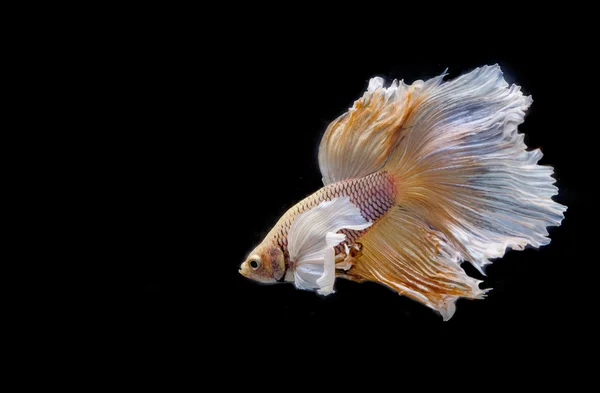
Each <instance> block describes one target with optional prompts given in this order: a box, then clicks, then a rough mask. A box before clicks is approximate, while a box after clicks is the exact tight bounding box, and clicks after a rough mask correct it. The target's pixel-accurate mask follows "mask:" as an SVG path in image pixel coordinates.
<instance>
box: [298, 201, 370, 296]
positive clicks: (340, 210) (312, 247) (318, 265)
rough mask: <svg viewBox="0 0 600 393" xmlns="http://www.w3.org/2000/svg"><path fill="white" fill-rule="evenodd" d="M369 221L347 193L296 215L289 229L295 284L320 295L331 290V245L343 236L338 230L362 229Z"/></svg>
mask: <svg viewBox="0 0 600 393" xmlns="http://www.w3.org/2000/svg"><path fill="white" fill-rule="evenodd" d="M371 224H372V222H368V221H366V220H365V219H364V217H363V216H362V215H361V214H360V210H359V209H358V208H357V207H356V206H355V205H354V204H352V202H350V199H349V198H348V197H341V198H335V199H333V200H331V201H326V202H322V203H321V204H319V205H318V206H317V207H315V208H313V209H311V210H309V211H306V212H304V213H302V214H301V215H299V216H298V217H297V218H296V219H295V220H294V223H293V224H292V227H291V228H290V231H289V233H288V250H289V253H290V259H291V260H292V262H294V263H295V264H296V271H295V273H294V277H295V284H296V287H297V288H298V289H306V290H317V291H318V293H319V294H321V295H328V294H330V293H333V284H334V282H335V251H334V247H335V246H337V245H338V244H340V243H341V242H343V241H344V240H345V239H346V236H345V235H343V234H339V233H337V232H338V231H339V230H340V229H352V230H362V229H365V228H368V227H369V226H371Z"/></svg>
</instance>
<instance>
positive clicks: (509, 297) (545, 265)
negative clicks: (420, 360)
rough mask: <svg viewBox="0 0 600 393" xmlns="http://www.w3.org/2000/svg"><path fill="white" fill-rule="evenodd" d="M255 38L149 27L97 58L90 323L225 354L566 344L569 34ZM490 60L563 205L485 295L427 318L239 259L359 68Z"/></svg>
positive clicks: (578, 191) (511, 255) (579, 319)
mask: <svg viewBox="0 0 600 393" xmlns="http://www.w3.org/2000/svg"><path fill="white" fill-rule="evenodd" d="M266 37H272V32H271V33H270V35H269V34H267V35H265V36H262V35H258V36H256V35H251V36H248V37H243V36H241V37H240V36H237V37H236V38H235V39H234V40H232V41H231V42H227V43H223V44H219V48H218V50H214V48H212V47H210V46H211V44H210V43H208V41H210V40H209V39H208V38H206V37H205V38H206V40H205V42H203V43H202V44H200V45H199V47H200V48H199V49H191V48H190V46H189V45H190V42H189V40H183V41H178V40H166V41H163V40H161V38H160V37H159V36H157V37H156V39H155V40H152V39H150V40H144V41H143V42H142V41H135V42H132V43H131V44H128V43H125V44H123V45H122V49H119V50H118V51H117V52H116V55H115V56H114V57H111V58H110V59H109V60H105V61H106V64H105V68H106V70H107V73H106V74H105V77H106V82H107V83H108V85H109V86H110V87H109V89H113V87H114V88H115V89H116V91H112V93H111V94H112V95H111V97H112V98H111V101H110V102H107V103H106V111H107V112H106V115H107V116H106V119H108V120H106V119H105V120H103V121H106V124H107V126H109V127H110V129H111V131H110V135H109V136H106V137H103V138H106V142H107V143H108V145H110V149H109V150H108V152H107V154H106V157H105V160H104V161H103V162H104V164H105V165H106V168H108V169H110V172H109V173H110V175H107V179H105V180H106V182H107V184H110V187H109V188H108V190H107V191H103V192H104V193H105V199H106V201H107V202H108V203H107V204H106V206H110V208H107V211H106V213H107V216H108V217H111V219H113V218H114V220H115V221H114V223H113V229H112V230H111V232H110V233H107V234H106V235H105V240H106V244H107V249H108V250H110V251H109V252H107V253H106V255H104V262H103V264H104V265H103V266H102V267H99V269H101V270H103V271H106V270H107V268H106V266H109V269H108V272H109V278H108V279H107V280H106V281H105V282H104V283H103V285H102V286H101V288H100V290H99V291H98V293H97V297H98V300H99V301H98V302H97V303H95V304H96V305H95V306H94V308H93V309H92V310H91V311H92V313H93V314H94V313H95V314H96V316H95V317H94V323H97V324H98V326H101V327H102V330H103V331H104V332H109V333H110V334H111V337H114V336H116V337H118V338H119V339H120V340H123V342H126V343H127V345H126V347H128V346H129V345H134V346H135V348H136V351H142V353H147V354H148V355H152V354H155V353H157V351H162V350H165V349H166V350H167V351H168V352H170V353H173V352H172V351H175V353H177V355H174V356H176V357H179V356H183V357H192V358H193V357H194V356H196V355H197V356H206V354H207V353H210V354H211V356H210V359H211V362H217V363H219V362H222V363H223V364H225V365H231V367H232V368H235V367H237V365H240V363H243V362H244V361H243V360H242V359H245V358H246V357H248V358H253V357H255V356H258V355H259V354H265V353H272V352H271V351H274V352H273V353H278V354H281V353H287V354H292V355H294V354H299V353H305V354H308V355H310V356H311V357H315V358H319V357H320V356H325V357H327V356H329V355H322V353H321V348H323V346H325V347H326V348H329V349H328V351H330V352H328V353H330V354H331V356H337V361H338V362H342V361H343V358H340V357H341V356H342V355H340V352H341V351H347V352H348V353H349V354H357V353H361V354H365V353H368V352H369V351H370V350H371V349H379V350H381V351H382V352H384V353H388V354H392V356H396V354H398V355H397V356H400V355H399V354H406V353H410V354H412V353H416V352H421V353H423V352H425V353H428V354H429V355H428V356H432V359H438V357H439V356H442V354H443V353H445V352H444V350H443V349H442V348H445V346H446V345H447V344H450V345H456V346H457V347H462V348H476V351H477V353H480V354H481V356H482V357H484V356H487V357H490V358H494V357H500V356H505V355H507V354H511V355H514V354H527V353H529V354H542V355H543V354H545V353H548V354H550V353H553V352H554V351H556V350H558V349H560V350H564V349H570V348H573V347H576V346H578V345H579V344H578V343H579V339H580V338H581V337H582V334H583V332H584V331H588V330H589V329H592V328H593V324H591V323H590V322H588V311H587V308H585V307H584V306H583V300H585V299H584V298H585V295H582V292H581V288H582V286H583V284H581V283H580V282H581V281H580V279H581V275H585V272H584V270H585V268H584V266H585V264H586V263H590V257H589V256H588V253H589V249H588V248H589V246H590V244H589V243H588V242H587V241H586V240H584V238H583V236H585V235H586V234H587V233H588V228H589V227H588V225H589V223H588V222H587V220H586V217H587V216H588V215H589V212H586V211H584V209H583V208H582V207H581V203H582V200H583V197H584V196H583V194H582V184H583V183H582V181H583V180H584V179H585V177H586V172H587V171H586V170H582V168H585V162H584V161H583V160H584V159H585V154H584V153H583V152H582V151H583V150H582V149H585V148H586V147H589V146H585V145H589V143H588V142H587V138H589V137H590V135H591V132H592V130H591V129H589V126H588V125H587V124H586V123H585V122H584V120H581V116H579V115H578V114H579V113H582V112H586V111H587V105H588V104H586V102H585V100H581V99H577V98H576V97H577V96H578V94H579V93H578V90H576V89H581V86H579V83H578V82H576V80H577V79H578V78H579V77H578V75H579V74H580V73H585V72H590V70H589V69H588V68H587V67H588V66H587V65H586V63H585V62H584V61H583V59H582V58H581V57H580V56H579V52H578V49H573V48H570V47H568V46H561V47H560V48H557V47H554V48H553V47H552V46H547V45H546V44H547V43H550V42H546V41H545V40H544V37H542V35H540V36H539V37H538V36H535V38H532V40H531V41H530V42H529V43H527V44H522V45H507V44H505V43H503V41H502V40H500V41H498V42H494V43H489V45H488V46H482V47H480V48H487V49H485V50H483V49H478V50H477V51H470V50H466V51H465V50H461V49H463V48H464V46H465V45H466V44H467V43H466V41H465V40H464V39H463V38H460V37H458V38H454V39H453V40H454V41H453V40H449V41H450V43H451V44H452V43H454V44H455V46H454V47H452V45H451V46H450V48H447V49H450V50H446V51H444V52H443V53H442V52H439V51H436V50H434V49H433V48H432V45H433V44H434V43H423V44H419V45H417V44H416V43H413V44H411V43H404V44H403V43H392V44H389V45H385V46H384V45H383V44H382V46H381V47H376V48H373V47H372V45H368V44H366V43H360V44H359V43H357V42H354V41H353V38H352V37H350V36H347V35H340V36H336V37H334V38H329V39H327V40H326V41H321V40H320V39H313V40H311V41H309V42H306V41H305V40H304V39H302V38H298V39H290V40H286V41H284V42H285V45H283V44H282V43H281V41H278V40H277V39H274V38H273V39H268V38H266ZM542 41H543V42H544V45H538V43H539V42H542ZM413 45H414V47H413ZM417 48H420V50H419V51H417V50H416V49H417ZM429 48H431V50H430V49H429ZM495 63H498V64H500V65H501V67H502V69H503V71H504V72H505V77H506V79H507V80H508V81H509V82H510V83H516V84H518V85H520V86H522V89H523V90H524V92H525V93H527V94H531V95H532V96H533V99H534V103H533V105H532V107H531V109H530V111H529V113H528V115H527V117H526V121H525V123H524V124H523V125H522V126H521V127H520V131H521V132H523V133H525V134H526V135H527V136H526V143H527V145H528V146H529V147H530V148H541V150H542V151H543V153H544V157H543V159H542V161H541V164H546V165H552V166H554V168H555V173H556V174H555V178H556V179H557V185H558V186H559V188H560V193H559V195H558V196H557V197H555V199H556V200H557V201H558V202H560V203H562V204H566V205H567V206H568V207H569V210H568V211H567V213H566V219H565V220H564V222H563V224H562V226H561V227H558V228H551V229H550V236H551V238H552V242H551V244H550V245H549V246H546V247H543V248H542V249H540V250H537V249H531V248H528V249H526V250H525V251H521V252H517V251H509V252H508V253H507V254H506V256H505V257H504V258H502V259H501V260H498V261H496V262H495V263H494V264H493V265H491V266H490V267H489V268H488V269H487V278H486V279H485V284H484V286H485V287H491V288H494V290H493V291H491V292H490V293H489V295H488V297H487V299H485V300H481V301H469V300H464V299H463V300H459V301H458V303H457V311H456V314H455V315H454V317H453V318H452V319H451V320H450V321H449V322H442V319H441V317H440V316H439V315H438V314H437V313H435V312H434V311H432V310H430V309H429V308H427V307H425V306H423V305H421V304H419V303H416V302H414V301H412V300H409V299H407V298H405V297H400V296H398V295H396V294H395V293H394V292H392V291H391V290H388V289H387V288H385V287H383V286H380V285H377V284H374V283H363V284H357V283H352V282H348V281H344V280H337V282H336V293H335V294H334V295H331V296H328V297H321V296H318V295H316V294H314V293H309V292H304V291H299V290H296V289H295V288H294V287H293V285H291V284H279V285H261V284H258V283H255V282H251V281H249V280H247V279H245V278H243V277H242V276H240V275H239V274H238V267H239V265H240V263H241V262H243V260H244V259H245V257H246V256H247V254H248V252H250V251H251V250H252V249H253V248H254V247H255V246H256V245H257V244H258V243H259V242H260V241H261V240H262V238H263V236H264V235H265V234H266V233H267V232H268V231H269V230H270V228H271V226H272V225H273V224H274V223H275V222H276V221H277V219H278V218H279V217H280V216H281V215H282V214H283V213H284V212H285V211H286V210H287V208H289V207H290V206H291V205H293V204H294V203H296V202H298V201H300V200H301V199H303V198H304V197H306V196H308V195H309V194H311V193H312V192H314V191H316V190H317V189H318V188H320V187H321V180H320V179H321V176H320V173H319V169H318V164H317V148H318V144H319V142H320V138H321V135H322V133H323V131H324V130H325V128H326V127H327V125H328V124H329V122H330V121H331V120H333V119H335V118H336V117H337V116H339V115H340V114H341V113H343V112H344V111H345V110H347V108H348V107H349V106H351V105H352V103H353V102H354V100H355V99H357V98H358V97H359V96H360V95H362V93H363V91H364V90H365V89H366V86H367V83H368V80H369V78H371V77H373V76H382V77H384V79H386V81H388V82H389V81H391V80H392V79H394V78H398V79H404V81H405V82H407V83H412V82H413V81H415V80H417V79H427V78H431V77H434V76H436V75H439V74H440V73H442V72H444V70H446V69H448V72H449V77H448V78H453V77H456V76H458V75H460V74H462V73H465V72H468V71H470V70H472V69H474V68H475V67H477V66H481V65H484V64H495ZM582 145H583V146H582ZM113 208H114V209H115V210H114V211H112V210H111V209H113ZM113 246H114V247H113ZM463 267H464V268H465V269H466V270H467V272H468V273H469V274H471V275H475V276H476V277H479V276H478V275H477V273H476V271H475V270H474V269H473V268H471V267H470V266H468V264H465V265H463ZM213 345H216V348H218V349H217V350H216V351H215V350H211V349H210V348H215V347H213ZM424 347H427V348H428V349H427V350H426V351H424V350H423V348H424ZM465 351H467V352H468V351H472V349H468V350H467V349H465ZM468 353H471V352H468ZM472 353H473V356H475V352H472ZM200 354H203V355H200ZM407 356H408V355H407Z"/></svg>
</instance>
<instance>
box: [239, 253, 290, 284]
mask: <svg viewBox="0 0 600 393" xmlns="http://www.w3.org/2000/svg"><path fill="white" fill-rule="evenodd" d="M240 274H241V275H242V276H244V277H246V278H249V279H252V280H255V281H260V282H264V283H276V282H279V281H282V280H283V278H284V275H285V259H284V257H283V251H281V249H280V248H279V247H277V246H274V245H267V246H263V245H260V246H258V247H257V248H256V249H254V251H252V252H251V253H250V254H249V255H248V258H247V259H246V261H245V262H244V263H242V265H241V266H240Z"/></svg>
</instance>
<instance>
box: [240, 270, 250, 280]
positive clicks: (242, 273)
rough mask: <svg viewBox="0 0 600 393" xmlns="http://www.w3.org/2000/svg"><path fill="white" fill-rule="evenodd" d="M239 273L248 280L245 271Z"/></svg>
mask: <svg viewBox="0 0 600 393" xmlns="http://www.w3.org/2000/svg"><path fill="white" fill-rule="evenodd" d="M238 273H240V274H241V275H242V276H244V277H246V278H248V276H247V275H246V272H245V271H244V270H243V269H240V270H238Z"/></svg>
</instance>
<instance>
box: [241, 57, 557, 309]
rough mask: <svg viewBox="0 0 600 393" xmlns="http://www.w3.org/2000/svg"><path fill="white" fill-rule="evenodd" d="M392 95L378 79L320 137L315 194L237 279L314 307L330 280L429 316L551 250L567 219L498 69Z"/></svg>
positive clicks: (522, 107) (522, 106) (517, 94)
mask: <svg viewBox="0 0 600 393" xmlns="http://www.w3.org/2000/svg"><path fill="white" fill-rule="evenodd" d="M445 75H446V74H442V75H440V76H438V77H435V78H432V79H429V80H427V81H425V82H424V81H421V80H419V81H416V82H414V83H413V84H411V85H406V84H405V83H404V82H403V81H400V82H398V81H397V80H394V81H393V82H392V83H391V85H390V86H389V87H386V86H385V85H384V80H383V79H382V78H380V77H375V78H372V79H371V80H370V81H369V84H368V87H367V91H366V92H365V93H364V94H363V96H362V97H361V98H359V99H358V100H357V101H355V102H354V105H353V106H352V107H351V108H350V109H349V110H348V111H347V112H346V113H344V114H343V115H341V116H340V117H338V118H337V119H336V120H334V121H333V122H332V123H331V124H330V125H329V126H328V128H327V130H326V131H325V134H324V135H323V139H322V140H321V144H320V146H319V154H318V159H319V168H320V170H321V175H322V178H323V184H324V187H323V188H321V189H320V190H318V191H317V192H315V193H314V194H312V195H310V196H308V197H307V198H305V199H304V200H302V201H300V202H299V203H298V204H296V205H295V206H294V207H292V208H291V209H289V210H288V211H287V213H285V214H284V215H283V217H281V219H280V220H279V221H278V222H277V223H276V224H275V226H274V227H273V229H272V230H271V231H270V232H269V233H268V235H267V236H266V237H265V239H264V240H263V242H262V243H261V244H260V245H258V247H256V248H255V249H254V250H253V251H252V252H251V253H250V254H249V255H248V258H247V259H246V261H245V262H244V263H243V264H242V265H241V267H240V273H241V274H242V275H243V276H245V277H247V278H250V279H253V280H256V281H260V282H264V283H277V282H292V283H294V285H295V286H296V288H298V289H303V290H310V291H316V292H317V293H319V294H321V295H329V294H331V293H333V292H334V283H335V279H336V278H344V279H348V280H352V281H356V282H364V281H373V282H377V283H381V284H383V285H385V286H387V287H389V288H391V289H393V290H394V291H396V292H398V293H399V294H401V295H405V296H408V297H409V298H412V299H414V300H416V301H418V302H421V303H423V304H424V305H426V306H428V307H430V308H432V309H434V310H436V311H437V312H439V313H440V314H441V315H442V317H443V319H444V320H448V319H450V318H451V317H452V315H453V314H454V312H455V310H456V307H455V302H456V300H457V299H459V298H467V299H481V298H483V297H484V295H485V293H486V292H487V291H488V290H487V289H480V288H479V284H480V283H481V282H482V281H480V280H477V279H475V278H472V277H470V276H468V275H467V274H466V273H465V271H464V270H463V269H462V267H461V263H462V262H464V261H468V262H470V263H471V264H472V265H473V266H474V267H475V268H477V270H479V271H480V272H481V273H482V274H484V268H485V266H486V265H488V264H490V263H491V262H490V259H493V258H500V257H502V256H503V255H504V253H505V251H506V249H507V248H510V249H513V250H523V249H524V248H525V246H526V245H531V246H533V247H540V246H543V245H547V244H548V243H550V239H549V238H548V232H547V230H546V227H548V226H559V225H560V223H561V221H562V220H563V218H564V216H563V213H564V212H565V211H566V206H563V205H561V204H559V203H557V202H555V201H553V200H552V196H554V195H556V194H557V191H558V188H557V187H556V186H554V179H553V177H552V174H553V168H552V167H551V166H541V165H538V164H537V163H538V161H539V160H540V158H541V157H542V153H541V152H540V150H539V149H535V150H527V146H526V145H525V143H524V135H523V134H520V133H519V132H518V129H517V128H518V126H519V125H520V124H521V123H523V121H524V117H525V113H526V111H527V109H528V108H529V106H530V105H531V103H532V102H533V100H532V98H531V97H530V96H526V95H524V94H523V93H522V92H521V88H520V87H519V86H516V85H514V84H513V85H512V86H509V85H508V83H507V82H506V81H505V80H504V77H503V74H502V71H501V70H500V67H499V66H498V65H495V66H484V67H481V68H477V69H475V70H474V71H472V72H470V73H468V74H465V75H462V76H460V77H458V78H456V79H453V80H450V81H444V77H445Z"/></svg>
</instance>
